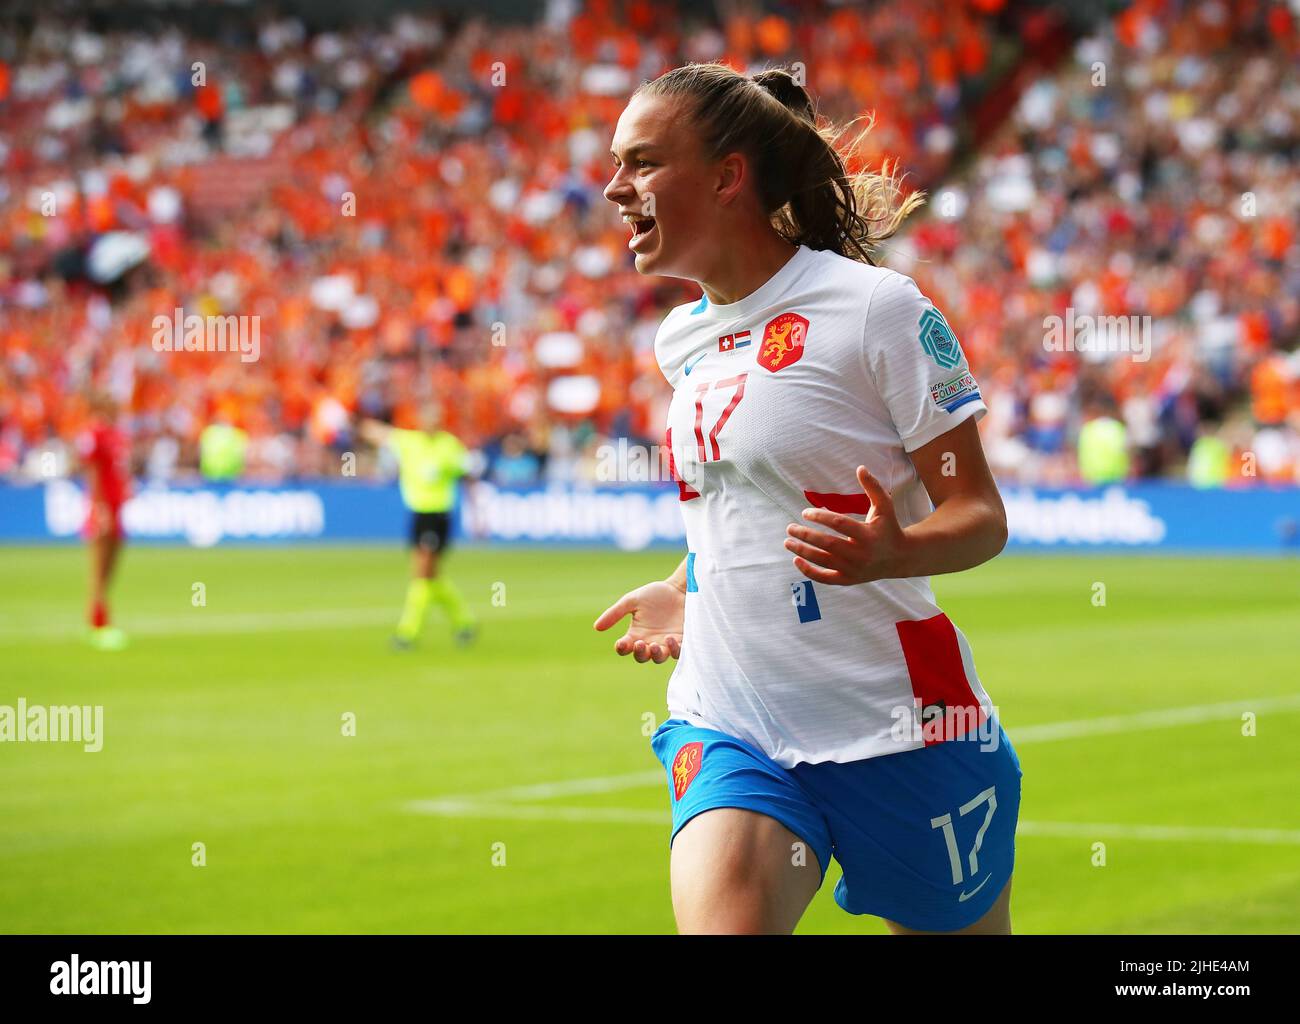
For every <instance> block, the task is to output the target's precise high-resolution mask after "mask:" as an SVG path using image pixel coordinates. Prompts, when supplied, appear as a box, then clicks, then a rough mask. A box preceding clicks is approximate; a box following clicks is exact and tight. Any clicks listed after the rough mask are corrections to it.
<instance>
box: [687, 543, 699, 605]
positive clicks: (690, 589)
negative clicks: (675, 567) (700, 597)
mask: <svg viewBox="0 0 1300 1024" xmlns="http://www.w3.org/2000/svg"><path fill="white" fill-rule="evenodd" d="M699 590H700V585H699V584H698V583H696V582H695V552H694V551H688V552H686V593H688V594H697V593H699Z"/></svg>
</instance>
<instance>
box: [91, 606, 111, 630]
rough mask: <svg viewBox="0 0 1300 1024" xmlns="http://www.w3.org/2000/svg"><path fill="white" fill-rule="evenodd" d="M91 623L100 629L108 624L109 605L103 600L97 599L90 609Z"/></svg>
mask: <svg viewBox="0 0 1300 1024" xmlns="http://www.w3.org/2000/svg"><path fill="white" fill-rule="evenodd" d="M90 624H91V625H92V626H93V627H95V629H99V628H101V627H103V626H107V625H108V605H106V604H105V603H104V602H103V601H96V602H95V603H94V605H93V606H92V607H91V609H90Z"/></svg>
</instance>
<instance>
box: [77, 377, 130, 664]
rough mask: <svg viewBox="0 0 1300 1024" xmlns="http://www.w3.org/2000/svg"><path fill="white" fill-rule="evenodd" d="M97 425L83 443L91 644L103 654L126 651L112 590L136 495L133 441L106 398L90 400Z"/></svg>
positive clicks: (91, 426)
mask: <svg viewBox="0 0 1300 1024" xmlns="http://www.w3.org/2000/svg"><path fill="white" fill-rule="evenodd" d="M90 411H91V420H90V422H89V423H88V424H87V426H86V429H85V430H84V431H83V432H82V433H81V435H80V436H79V437H78V438H77V456H78V458H79V459H80V462H81V467H82V471H83V473H84V475H85V478H86V495H87V498H88V500H89V507H88V511H87V515H86V523H85V526H83V527H82V531H81V535H82V536H83V537H84V538H85V539H86V541H87V542H88V543H89V544H90V608H89V619H90V628H91V634H90V640H91V643H92V644H93V645H94V646H96V647H98V648H99V649H100V650H106V651H116V650H121V649H122V648H123V647H125V646H126V634H125V633H123V632H122V631H121V630H120V629H118V628H116V627H115V626H111V625H109V621H108V586H109V583H110V582H111V580H112V578H113V570H114V568H115V567H116V565H117V558H118V554H119V552H120V551H121V549H122V543H123V541H125V539H126V534H125V533H124V532H123V530H122V506H123V505H124V504H125V503H126V499H127V498H128V497H129V496H130V493H131V465H130V454H131V453H130V442H129V440H128V439H127V436H126V434H125V432H123V431H122V430H121V429H120V428H119V427H118V426H117V413H118V408H117V403H116V402H114V400H113V399H112V398H111V397H109V396H108V395H106V394H96V395H94V396H93V397H92V398H91V401H90Z"/></svg>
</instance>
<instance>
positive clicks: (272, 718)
mask: <svg viewBox="0 0 1300 1024" xmlns="http://www.w3.org/2000/svg"><path fill="white" fill-rule="evenodd" d="M677 557H678V556H677V555H674V553H672V552H671V551H657V552H646V553H637V554H626V553H619V552H614V551H588V550H583V551H558V550H545V551H539V550H523V549H510V548H481V549H471V548H462V549H459V550H457V551H455V552H454V553H453V554H452V555H451V557H450V559H449V562H448V569H449V571H450V573H451V575H452V578H453V579H455V580H456V581H457V582H458V583H459V584H460V586H461V587H462V589H463V590H464V591H465V593H466V595H467V597H468V598H469V600H470V601H471V603H472V604H473V605H474V606H475V608H476V609H477V610H478V612H479V613H480V615H481V616H482V619H483V632H482V635H481V638H480V640H479V642H478V643H477V644H476V645H475V646H474V647H472V648H469V649H464V650H462V649H458V648H456V647H455V646H454V645H453V644H452V642H451V639H450V636H449V634H448V630H447V629H446V628H445V626H444V625H443V624H442V623H441V622H440V621H439V620H438V619H437V618H436V613H434V616H433V617H431V620H430V623H429V625H428V626H427V627H426V633H425V636H424V637H423V638H422V643H421V645H420V647H419V648H418V649H417V650H415V651H412V652H408V653H404V654H399V653H392V652H390V651H389V650H388V649H387V640H388V636H389V631H390V628H391V626H392V624H393V621H394V619H395V616H396V614H397V611H398V606H399V603H400V600H401V598H402V594H403V592H404V588H405V574H406V566H407V562H406V556H405V553H404V552H403V551H401V550H400V549H399V548H396V547H392V548H386V547H311V548H308V547H302V548H266V549H261V548H254V547H243V548H220V549H211V550H194V549H187V548H157V547H155V548H149V547H134V548H130V549H128V550H127V551H126V552H125V555H124V559H123V563H122V567H121V572H120V578H119V580H118V582H117V586H116V590H115V593H114V608H115V612H116V620H117V622H118V623H119V624H120V625H121V626H123V628H125V629H126V630H127V631H128V633H129V635H130V637H131V645H130V647H129V648H128V649H127V650H125V651H123V652H120V653H101V652H97V651H95V650H92V649H91V648H90V647H89V646H87V645H86V644H85V643H84V641H83V639H82V604H83V600H84V594H83V587H84V579H85V574H86V566H85V553H84V552H83V551H80V550H76V549H71V548H62V547H49V548H8V549H3V550H0V704H8V705H14V704H16V702H17V698H19V697H24V698H26V700H27V702H28V704H29V705H32V704H47V705H48V704H101V705H103V708H104V746H103V749H102V750H101V751H100V752H98V753H86V752H84V751H83V750H82V749H81V747H80V746H77V745H73V744H68V743H23V744H17V743H0V780H3V785H0V932H6V933H12V932H58V933H62V932H73V933H76V932H92V933H96V932H262V931H267V932H526V933H538V932H545V933H551V932H602V933H603V932H614V933H626V932H668V931H671V930H672V929H673V919H672V912H671V907H670V902H669V896H668V845H667V839H668V832H667V807H668V796H667V789H666V785H665V784H664V783H663V782H662V781H655V780H654V779H653V778H650V777H651V776H653V774H654V772H656V771H657V770H659V768H658V763H657V762H656V761H655V760H654V758H653V755H652V754H651V752H650V748H649V744H648V741H647V738H646V736H647V731H648V729H649V728H650V727H651V726H652V725H653V724H655V723H658V722H659V721H662V720H663V718H664V717H665V709H664V703H663V698H664V686H665V683H666V681H667V677H668V674H669V671H670V666H669V665H663V666H655V665H637V664H636V663H635V662H633V661H632V660H631V659H620V658H618V657H616V656H615V655H614V654H613V652H612V645H613V641H614V638H615V636H616V634H615V633H613V632H611V633H610V634H597V633H595V632H594V631H593V630H592V629H591V622H592V620H593V619H594V618H595V617H596V615H597V614H598V613H599V612H600V611H601V609H603V608H604V607H605V606H606V604H607V603H608V602H610V601H612V600H613V599H614V598H616V597H618V596H619V595H620V594H621V593H622V592H623V591H624V590H626V589H630V588H631V587H633V586H635V585H637V584H639V583H641V582H643V581H645V580H647V579H651V578H654V577H662V576H663V575H666V574H667V573H668V572H669V570H670V569H671V568H672V567H673V565H674V564H675V563H676V561H677ZM934 582H935V589H936V592H937V593H938V596H939V599H940V602H941V603H942V604H943V606H944V608H945V610H946V611H947V612H948V613H949V614H950V615H951V616H952V617H953V619H954V620H955V621H956V622H957V623H958V624H959V625H960V626H961V627H962V629H963V631H964V632H965V633H966V635H967V636H968V637H969V639H970V641H971V644H972V646H973V648H974V651H975V656H976V660H977V663H978V665H979V669H980V674H981V678H982V679H983V681H984V683H985V686H986V687H987V688H988V690H989V692H990V693H991V695H992V696H993V699H994V701H995V703H996V704H997V705H998V706H999V708H1000V709H1001V715H1002V719H1003V722H1004V724H1005V725H1006V728H1007V730H1008V732H1009V734H1010V736H1011V739H1012V741H1013V742H1014V743H1015V744H1016V746H1017V750H1018V752H1019V755H1020V759H1021V763H1022V767H1023V769H1024V772H1025V779H1024V793H1023V803H1022V807H1021V822H1022V830H1021V835H1020V838H1019V840H1018V843H1017V865H1016V875H1015V883H1014V887H1013V900H1012V910H1013V919H1014V922H1015V927H1016V930H1017V931H1020V932H1026V933H1032V932H1049V933H1050V932H1105V933H1129V932H1162V931H1180V932H1209V933H1214V932H1238V931H1240V932H1295V931H1297V930H1300V927H1298V926H1300V856H1298V855H1300V801H1298V800H1297V799H1296V796H1295V788H1294V787H1295V781H1296V777H1297V764H1300V699H1297V694H1300V676H1298V675H1297V672H1296V668H1295V666H1296V665H1297V663H1300V630H1298V629H1297V628H1296V623H1297V621H1300V573H1297V571H1296V565H1295V563H1294V561H1285V560H1262V559H1261V560H1245V559H1220V558H1215V559H1209V558H1207V559H1182V558H1167V557H1158V558H1157V557H1136V556H1114V557H1093V556H1074V557H1045V556H1019V557H1016V556H1009V555H1004V556H1002V557H1000V558H998V559H996V560H995V561H994V562H992V563H990V564H989V565H986V566H982V567H980V568H979V569H977V570H974V571H972V572H968V573H964V574H961V575H959V576H953V577H942V578H937V579H936V580H935V581H934ZM195 583H202V584H203V585H204V588H205V590H206V604H205V605H204V606H202V607H195V606H194V605H193V603H192V595H193V593H194V589H193V586H194V584H195ZM1095 583H1103V584H1105V597H1106V603H1105V606H1104V607H1097V606H1095V605H1094V603H1093V594H1094V584H1095ZM494 597H495V598H496V600H495V601H494ZM687 642H688V643H689V638H688V640H687ZM1233 701H1241V702H1243V707H1244V708H1246V709H1249V708H1250V707H1251V706H1252V704H1253V703H1255V702H1260V708H1261V710H1259V712H1258V714H1257V717H1256V719H1255V732H1256V734H1255V735H1253V736H1247V735H1243V724H1242V719H1241V714H1240V711H1238V710H1234V709H1232V708H1228V709H1227V710H1222V709H1220V710H1218V711H1216V710H1213V709H1212V710H1210V711H1208V712H1204V713H1202V712H1197V711H1193V712H1189V713H1188V714H1187V715H1186V716H1185V719H1179V720H1177V721H1174V722H1172V723H1171V722H1169V721H1166V720H1164V719H1161V718H1160V717H1159V714H1157V717H1156V719H1153V720H1149V721H1145V722H1144V720H1142V719H1134V717H1133V716H1135V715H1138V714H1139V713H1142V712H1156V713H1164V714H1167V715H1168V714H1171V713H1173V712H1174V711H1176V709H1182V708H1204V707H1205V706H1208V705H1222V704H1225V703H1230V702H1233ZM348 713H351V714H352V715H354V716H355V723H356V730H355V731H356V734H355V736H346V735H344V734H343V732H344V729H343V722H344V716H345V715H346V714H348ZM1109 717H1115V718H1116V723H1115V727H1114V729H1113V730H1111V731H1106V732H1096V733H1094V734H1092V735H1086V736H1074V737H1071V736H1066V737H1058V738H1056V739H1051V738H1050V737H1048V738H1044V737H1043V736H1042V733H1043V730H1041V729H1039V730H1038V738H1034V736H1035V734H1034V729H1035V727H1037V726H1042V725H1045V724H1048V723H1067V722H1078V721H1080V720H1087V719H1099V718H1109ZM1175 717H1176V716H1175ZM647 723H651V724H650V725H647ZM1018 729H1020V730H1025V737H1026V738H1025V739H1024V740H1023V741H1021V740H1019V739H1017V730H1018ZM638 775H639V776H641V778H640V779H638ZM629 777H630V778H629ZM593 779H596V780H614V781H613V782H612V783H609V784H607V785H602V784H601V783H599V782H598V783H595V784H592V785H589V786H588V785H582V784H579V785H576V786H574V787H572V788H571V789H570V790H569V791H567V792H566V791H564V790H562V789H561V790H555V791H547V790H533V791H531V792H530V791H529V790H528V789H526V788H524V787H530V786H543V785H547V784H553V783H564V782H572V781H573V780H593ZM646 779H649V781H646ZM501 790H507V791H508V790H518V791H517V792H507V793H505V794H501V793H497V794H495V795H493V791H501ZM483 794H486V795H483ZM450 798H463V801H462V803H460V804H455V805H451V804H447V803H443V804H442V805H440V806H441V808H442V810H441V813H414V812H413V811H412V810H411V804H412V803H413V802H416V801H438V800H443V801H446V800H448V799H450ZM195 843H202V844H204V849H205V853H206V865H205V866H202V867H196V866H194V865H193V864H192V862H191V861H192V849H193V844H195ZM1095 843H1104V844H1105V864H1104V866H1100V865H1097V864H1095V863H1094V860H1095V859H1096V858H1095V856H1094V844H1095ZM502 861H504V863H502ZM838 876H839V869H838V867H836V866H834V865H832V867H831V870H830V872H829V873H828V875H827V883H826V884H825V885H824V886H823V888H822V890H821V892H820V893H819V894H818V896H817V899H816V900H815V901H814V903H813V905H812V907H811V908H810V909H809V911H808V913H807V915H806V916H805V918H804V920H803V922H802V924H801V925H800V929H799V930H800V931H801V932H805V933H819V932H846V933H852V932H857V933H862V932H883V931H884V928H883V925H882V924H881V923H880V922H879V921H877V920H875V919H874V918H854V917H851V916H849V915H848V914H845V913H844V912H842V911H841V910H840V909H839V908H838V907H837V906H835V904H834V901H833V899H832V898H831V892H832V889H833V883H834V881H835V880H836V879H837V878H838Z"/></svg>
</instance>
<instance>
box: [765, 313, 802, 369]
mask: <svg viewBox="0 0 1300 1024" xmlns="http://www.w3.org/2000/svg"><path fill="white" fill-rule="evenodd" d="M807 337H808V321H807V320H806V319H805V318H804V317H801V316H800V315H799V314H798V313H782V314H781V315H780V316H778V317H776V318H775V319H773V320H769V321H768V322H767V326H766V327H764V328H763V342H762V344H760V345H759V347H758V360H757V361H758V365H759V366H761V367H763V369H765V370H771V371H772V372H773V373H776V372H777V370H783V369H785V368H786V367H787V366H789V365H790V364H791V363H797V362H798V361H799V357H800V356H802V355H803V343H804V340H805V339H806V338H807Z"/></svg>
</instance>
